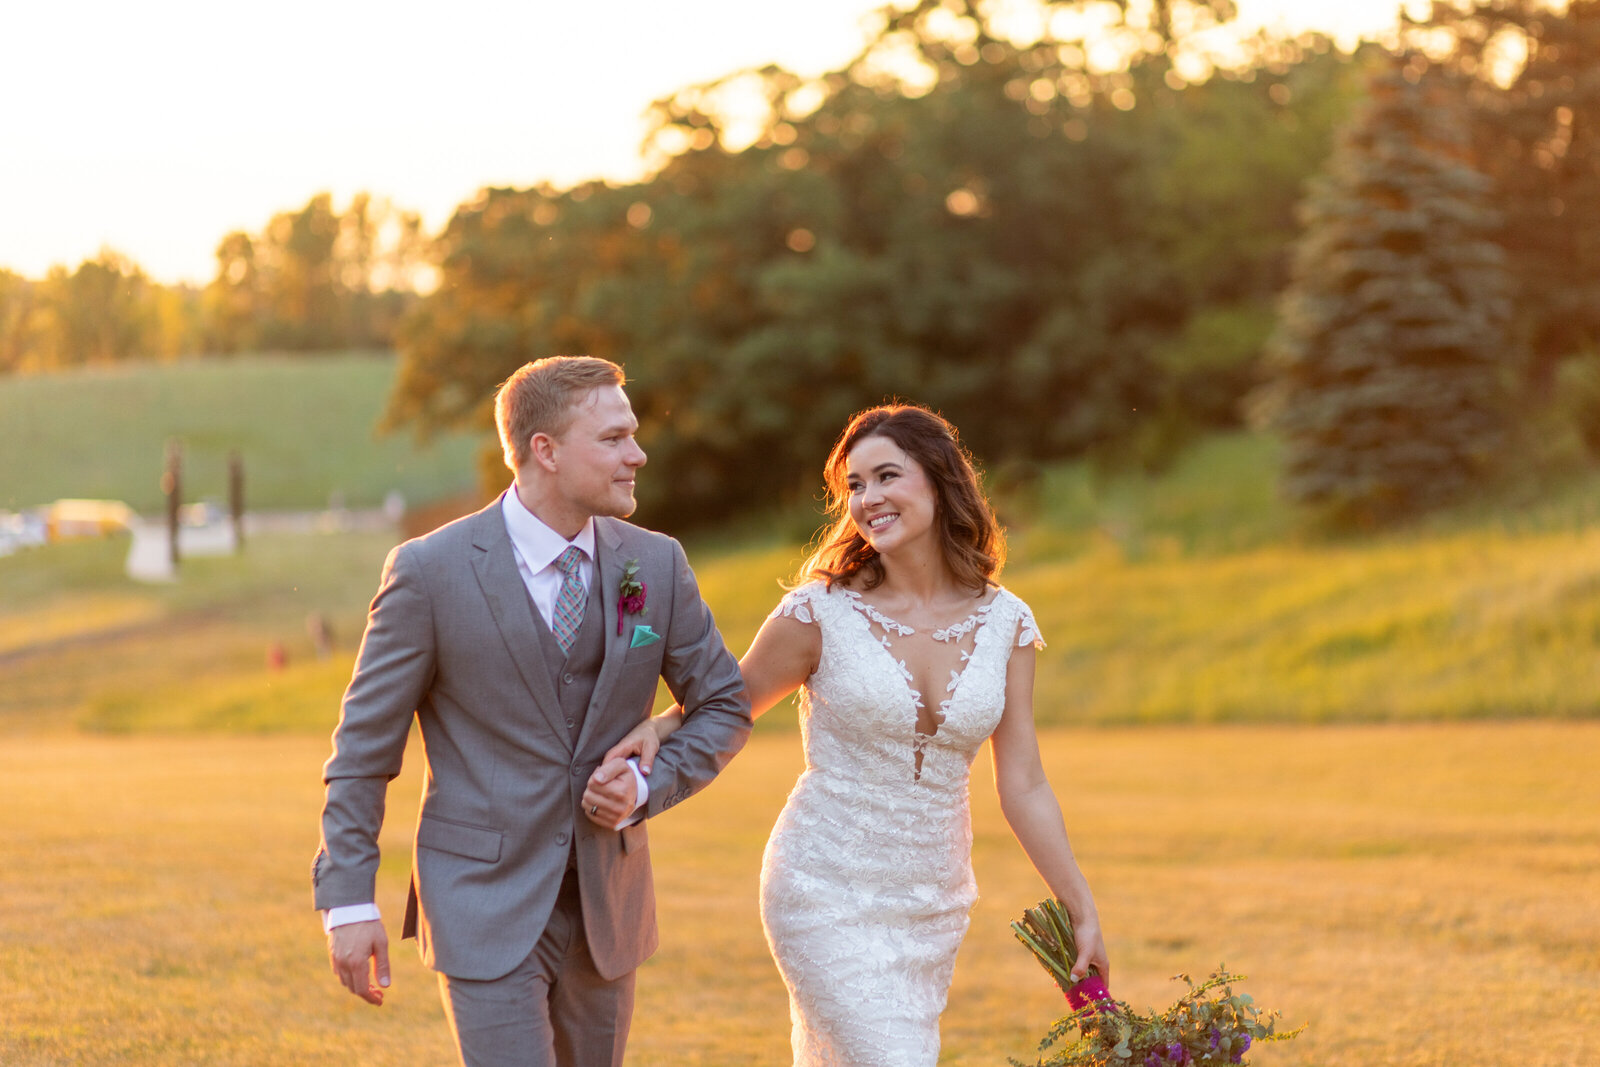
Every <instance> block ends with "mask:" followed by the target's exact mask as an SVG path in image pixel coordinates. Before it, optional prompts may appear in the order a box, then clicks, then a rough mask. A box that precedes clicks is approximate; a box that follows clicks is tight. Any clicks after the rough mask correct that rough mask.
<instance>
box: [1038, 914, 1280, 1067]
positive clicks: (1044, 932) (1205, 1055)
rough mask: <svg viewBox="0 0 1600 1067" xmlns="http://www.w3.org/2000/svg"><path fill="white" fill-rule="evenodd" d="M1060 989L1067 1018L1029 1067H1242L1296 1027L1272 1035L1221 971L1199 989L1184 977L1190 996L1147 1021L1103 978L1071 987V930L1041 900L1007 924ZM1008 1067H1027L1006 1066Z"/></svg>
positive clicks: (1271, 1021) (1268, 1016) (1270, 1020)
mask: <svg viewBox="0 0 1600 1067" xmlns="http://www.w3.org/2000/svg"><path fill="white" fill-rule="evenodd" d="M1011 930H1012V932H1013V933H1015V934H1016V935H1017V940H1018V941H1021V942H1022V943H1023V945H1024V946H1026V947H1027V949H1028V951H1030V952H1032V953H1033V954H1034V956H1035V958H1037V959H1038V961H1039V963H1040V964H1041V965H1043V967H1044V969H1045V970H1046V971H1049V972H1050V977H1051V978H1053V979H1055V983H1056V985H1057V986H1059V987H1060V988H1061V991H1062V992H1063V993H1065V994H1066V997H1067V1004H1068V1006H1069V1007H1071V1008H1072V1014H1070V1015H1067V1016H1063V1017H1062V1018H1060V1019H1058V1020H1056V1023H1055V1025H1054V1026H1052V1027H1051V1028H1050V1031H1049V1032H1048V1033H1047V1034H1046V1035H1045V1037H1044V1040H1042V1041H1040V1042H1039V1052H1040V1053H1041V1058H1040V1059H1039V1060H1038V1061H1036V1063H1035V1064H1034V1065H1032V1067H1113V1065H1114V1067H1124V1065H1125V1067H1186V1065H1188V1064H1225V1063H1244V1062H1245V1059H1244V1054H1245V1053H1246V1052H1247V1051H1249V1049H1250V1046H1251V1045H1253V1044H1255V1043H1256V1042H1258V1041H1287V1040H1288V1039H1290V1038H1292V1037H1294V1036H1295V1035H1297V1034H1299V1033H1300V1031H1301V1030H1303V1029H1305V1028H1304V1027H1300V1028H1299V1029H1296V1030H1291V1031H1288V1032H1286V1033H1278V1032H1277V1031H1276V1028H1275V1027H1276V1022H1277V1019H1278V1013H1277V1012H1262V1011H1261V1010H1260V1009H1259V1008H1257V1007H1256V1005H1255V1003H1254V1002H1253V1001H1252V1000H1251V999H1250V997H1249V995H1247V994H1243V993H1235V992H1234V991H1233V983H1235V982H1238V981H1241V980H1243V978H1244V976H1243V975H1239V974H1230V973H1228V971H1227V969H1226V968H1221V969H1218V970H1217V971H1214V972H1213V973H1212V975H1211V977H1209V978H1207V979H1206V980H1205V981H1204V982H1201V983H1200V984H1198V985H1196V984H1195V983H1194V982H1193V981H1191V980H1190V978H1189V976H1188V975H1186V974H1180V975H1178V976H1177V977H1178V980H1180V981H1182V982H1183V983H1184V984H1185V985H1187V986H1188V987H1189V991H1188V992H1187V993H1185V994H1183V996H1181V997H1179V998H1178V1001H1177V1003H1175V1004H1173V1005H1172V1007H1170V1008H1168V1009H1167V1010H1166V1011H1164V1012H1162V1013H1161V1014H1159V1015H1158V1014H1155V1013H1154V1012H1152V1013H1150V1014H1148V1015H1141V1014H1140V1013H1138V1012H1136V1011H1134V1010H1133V1009H1131V1008H1129V1007H1128V1005H1126V1004H1124V1003H1122V1002H1120V1001H1117V1000H1113V999H1112V997H1111V993H1110V992H1109V991H1108V990H1107V989H1106V986H1105V982H1104V981H1103V980H1102V979H1101V977H1100V975H1099V974H1098V973H1096V972H1094V971H1092V970H1091V971H1090V972H1089V975H1088V976H1087V977H1086V978H1084V979H1083V980H1082V981H1079V982H1074V981H1073V980H1072V967H1073V964H1075V963H1076V962H1077V959H1078V945H1077V942H1076V941H1075V940H1074V939H1073V936H1072V922H1071V920H1070V919H1068V917H1067V912H1066V909H1065V908H1063V907H1062V906H1061V903H1060V902H1059V901H1055V900H1046V901H1044V902H1042V903H1040V904H1039V905H1038V906H1037V907H1032V908H1028V909H1027V910H1026V911H1024V912H1023V913H1022V919H1021V921H1019V922H1014V923H1012V924H1011ZM1074 1030H1075V1031H1076V1032H1077V1036H1076V1037H1075V1038H1073V1039H1072V1043H1071V1044H1069V1045H1065V1046H1064V1047H1062V1048H1060V1049H1058V1050H1057V1051H1056V1052H1055V1054H1054V1055H1052V1056H1050V1058H1049V1059H1044V1058H1042V1057H1043V1054H1044V1053H1046V1052H1047V1051H1048V1050H1049V1049H1050V1048H1051V1047H1052V1046H1054V1045H1056V1044H1057V1043H1058V1042H1062V1041H1065V1040H1067V1039H1069V1036H1070V1035H1071V1033H1072V1031H1074ZM1010 1062H1011V1064H1012V1067H1030V1065H1029V1064H1025V1063H1022V1062H1021V1061H1019V1060H1011V1061H1010Z"/></svg>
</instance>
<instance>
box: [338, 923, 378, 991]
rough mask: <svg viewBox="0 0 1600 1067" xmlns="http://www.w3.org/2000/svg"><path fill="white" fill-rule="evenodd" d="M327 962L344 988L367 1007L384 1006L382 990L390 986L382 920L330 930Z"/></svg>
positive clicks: (349, 924) (348, 924)
mask: <svg viewBox="0 0 1600 1067" xmlns="http://www.w3.org/2000/svg"><path fill="white" fill-rule="evenodd" d="M328 960H329V962H330V963H331V964H332V965H333V973H334V974H335V975H336V976H337V977H338V979H339V981H340V982H341V983H342V984H343V985H344V987H345V988H346V989H348V990H350V992H352V993H354V994H355V995H356V996H358V997H360V998H361V999H362V1000H364V1001H366V1002H367V1003H368V1004H372V1005H382V1004H383V990H384V988H386V987H387V986H388V985H389V935H388V934H386V933H384V930H383V923H382V922H381V921H379V920H377V919H370V920H368V921H366V922H358V923H347V924H346V925H344V926H335V927H334V928H333V929H332V930H329V931H328ZM369 960H370V961H371V966H370V970H369V966H368V961H369ZM374 980H376V981H374Z"/></svg>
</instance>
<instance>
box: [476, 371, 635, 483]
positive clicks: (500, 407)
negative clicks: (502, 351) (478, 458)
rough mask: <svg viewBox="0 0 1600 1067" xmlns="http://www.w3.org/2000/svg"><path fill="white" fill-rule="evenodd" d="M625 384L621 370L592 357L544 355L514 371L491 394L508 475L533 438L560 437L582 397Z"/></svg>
mask: <svg viewBox="0 0 1600 1067" xmlns="http://www.w3.org/2000/svg"><path fill="white" fill-rule="evenodd" d="M626 381H627V378H626V377H625V376H624V375H623V373H622V368H621V367H619V366H617V365H616V364H615V363H613V362H611V361H610V360H609V359H599V358H597V357H595V356H549V357H547V358H545V359H536V360H534V361H533V362H532V363H524V364H523V365H522V366H520V367H518V368H517V369H516V371H515V372H514V373H513V374H512V375H511V377H509V378H507V379H506V380H505V381H504V382H503V383H501V385H500V390H499V391H498V392H497V393H495V396H494V423H495V427H496V429H498V430H499V431H500V449H501V452H502V453H503V454H504V455H505V459H506V466H508V467H510V468H511V470H512V472H513V473H514V472H516V471H518V470H521V469H522V465H523V464H524V463H526V462H527V461H528V442H529V441H531V440H532V439H533V435H534V434H536V433H546V434H549V435H550V436H551V437H560V436H561V435H562V434H564V433H566V432H567V427H568V426H571V425H572V420H573V418H574V417H575V416H576V411H575V410H574V409H575V408H576V407H577V405H578V404H579V403H581V402H582V401H583V399H584V398H585V397H587V396H588V395H589V394H590V393H591V392H593V391H594V390H596V389H600V388H604V387H605V386H608V385H622V384H623V383H625V382H626Z"/></svg>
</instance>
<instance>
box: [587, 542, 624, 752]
mask: <svg viewBox="0 0 1600 1067" xmlns="http://www.w3.org/2000/svg"><path fill="white" fill-rule="evenodd" d="M594 550H595V557H596V558H595V581H596V582H598V583H599V584H598V585H596V586H595V589H594V601H595V602H597V603H598V604H599V605H600V611H601V621H602V622H604V623H605V635H604V637H605V643H606V652H605V659H603V660H602V661H601V663H600V674H599V676H598V677H596V678H595V682H594V694H593V695H592V696H591V697H590V698H589V711H588V714H587V715H585V716H584V719H583V731H582V732H581V733H580V734H579V735H578V751H579V752H582V751H583V746H584V743H585V742H587V741H588V739H589V735H590V734H592V733H593V732H594V730H595V720H596V719H599V718H602V717H603V713H604V709H605V707H606V706H607V704H608V703H609V701H610V699H611V690H612V689H614V688H615V687H616V684H617V675H618V674H620V673H621V671H622V661H623V658H624V657H626V656H627V654H628V637H627V635H626V634H619V633H617V613H618V611H619V610H620V608H621V605H620V604H618V603H617V591H618V589H619V588H620V586H621V584H622V567H623V564H624V563H625V562H626V560H625V559H624V558H623V552H622V538H621V536H620V535H619V534H618V533H617V530H616V528H615V526H613V525H612V523H610V522H609V521H607V520H606V519H603V518H598V517H597V518H596V519H595V520H594ZM630 725H631V724H630Z"/></svg>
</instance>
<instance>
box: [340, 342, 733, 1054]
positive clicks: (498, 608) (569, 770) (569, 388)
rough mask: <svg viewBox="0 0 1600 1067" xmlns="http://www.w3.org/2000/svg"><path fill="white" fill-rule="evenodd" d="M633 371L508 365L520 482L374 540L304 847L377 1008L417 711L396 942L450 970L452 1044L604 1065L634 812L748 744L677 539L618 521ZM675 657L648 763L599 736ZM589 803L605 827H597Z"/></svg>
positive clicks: (639, 939) (624, 504)
mask: <svg viewBox="0 0 1600 1067" xmlns="http://www.w3.org/2000/svg"><path fill="white" fill-rule="evenodd" d="M622 384H623V375H622V369H621V368H620V367H618V366H617V365H616V364H613V363H609V362H607V361H605V360H600V359H592V358H589V357H583V356H558V357H554V358H551V359H541V360H538V361H537V362H534V363H529V364H527V365H525V366H523V367H522V368H521V369H519V370H518V371H517V372H516V373H515V374H513V375H512V376H511V377H510V378H509V379H508V380H507V381H506V383H505V384H504V385H503V386H501V388H500V391H499V393H498V394H497V396H496V397H495V421H496V423H497V425H498V428H499V431H500V441H501V444H502V445H503V447H504V450H505V458H506V463H507V465H508V466H510V467H511V469H512V470H513V471H514V472H515V473H516V480H515V482H514V483H513V485H512V487H511V488H510V489H509V490H507V491H506V492H505V494H503V495H502V496H501V498H500V499H499V500H497V501H496V502H495V503H493V504H491V505H489V506H488V507H487V508H485V509H484V510H482V511H480V512H478V513H477V514H475V515H470V516H468V517H466V518H464V519H461V520H458V521H457V522H454V523H451V524H450V525H448V526H445V527H443V528H441V529H439V530H436V531H434V532H433V533H431V534H428V535H427V536H425V537H421V538H418V539H416V540H414V541H408V542H406V543H405V544H402V545H400V546H399V547H398V548H396V549H395V550H394V551H392V552H391V553H390V554H389V558H388V560H387V561H386V563H385V564H384V569H383V577H382V581H381V584H380V586H379V589H378V594H377V596H376V598H374V600H373V602H372V608H371V610H370V612H369V614H368V616H367V630H366V635H365V637H363V638H362V642H361V651H360V655H359V657H358V659H357V663H356V668H355V673H354V675H353V676H352V678H351V680H350V685H349V688H348V689H346V690H345V695H344V703H343V707H342V709H341V713H340V717H339V725H338V728H337V729H336V730H335V731H334V735H333V755H332V757H331V758H330V759H329V760H328V762H327V764H326V766H325V767H324V769H323V777H324V780H325V781H326V783H327V787H328V788H327V801H326V804H325V806H324V808H323V813H322V846H321V848H320V849H319V850H318V852H317V856H316V859H315V860H314V861H313V863H312V883H313V885H314V888H315V897H316V907H318V908H320V909H322V911H323V915H324V919H323V922H324V925H325V927H326V929H327V932H328V951H329V956H330V959H331V961H332V963H333V969H334V973H335V974H337V975H338V977H339V979H340V981H341V982H342V983H343V984H344V985H345V987H346V988H348V989H349V990H350V991H351V992H352V993H354V994H356V995H357V996H360V997H362V998H363V999H365V1000H367V1001H368V1002H370V1003H372V1004H382V1003H383V987H384V986H387V985H388V984H389V959H388V939H387V935H386V934H385V933H384V928H383V924H382V922H381V921H380V920H379V917H378V913H377V908H376V906H375V904H374V903H373V901H374V892H373V887H374V883H375V881H376V876H377V871H378V830H379V827H380V825H381V824H382V822H383V814H384V793H385V790H386V787H387V786H388V783H389V781H390V779H392V778H394V776H395V775H397V774H399V773H400V764H401V756H402V754H403V752H404V750H405V745H406V737H407V734H408V733H409V731H410V729H411V722H412V719H413V717H415V719H416V721H417V723H418V725H419V727H420V729H421V732H422V741H423V759H424V778H423V792H422V808H421V811H420V813H419V815H418V819H417V833H416V842H415V848H414V850H413V858H412V873H411V893H410V898H409V900H408V902H407V906H406V916H405V924H404V930H403V934H402V936H403V937H412V936H415V937H416V938H417V942H418V947H419V948H420V949H421V951H422V959H423V962H424V963H425V964H427V965H428V966H429V967H430V968H432V969H433V970H435V971H437V972H438V973H439V987H440V992H441V996H442V999H443V1001H444V1009H445V1015H446V1017H447V1018H448V1019H449V1021H450V1026H451V1029H452V1031H453V1032H454V1035H455V1038H456V1043H457V1046H458V1048H459V1049H460V1053H461V1059H462V1062H463V1063H464V1064H468V1065H472V1067H476V1065H499V1064H513V1063H515V1064H538V1065H552V1067H554V1065H561V1067H569V1065H583V1067H591V1065H593V1067H604V1065H609V1067H618V1065H620V1064H621V1063H622V1052H623V1046H624V1044H625V1042H626V1040H627V1034H628V1024H629V1021H630V1019H631V1017H632V1012H633V987H634V971H635V968H637V967H638V966H639V964H640V963H641V962H643V961H644V959H645V958H646V957H648V956H649V955H650V954H651V953H652V952H653V951H655V948H656V941H657V937H656V921H655V892H654V886H653V883H652V881H651V873H650V856H649V846H648V842H647V840H646V836H645V827H644V825H643V822H642V820H643V819H644V818H645V817H647V816H649V815H655V814H657V813H659V812H661V811H665V810H666V809H667V808H670V807H672V806H673V805H674V804H677V803H678V802H679V801H681V800H683V799H684V798H685V797H687V796H689V795H690V794H691V793H694V792H695V791H697V790H699V789H701V788H702V787H704V786H705V785H706V783H708V782H709V781H710V780H711V779H712V778H713V777H715V776H716V774H717V772H718V771H720V770H721V769H722V767H723V766H724V765H725V764H726V763H727V761H728V760H729V759H730V758H731V757H732V756H733V755H734V753H736V752H737V751H738V750H739V749H740V748H741V747H742V746H743V745H744V742H745V739H746V737H747V736H748V735H749V731H750V708H749V704H748V702H747V700H746V699H745V697H744V695H743V685H742V682H741V680H740V676H739V667H738V664H737V663H736V662H735V661H734V658H733V656H731V655H730V654H729V653H728V650H727V648H726V647H725V646H724V645H723V642H722V637H721V635H720V634H719V633H718V632H717V628H716V625H715V623H714V622H713V621H712V618H711V612H710V611H709V610H708V609H707V608H706V605H705V602H704V601H703V600H701V598H700V593H699V589H698V587H697V586H696V584H695V579H694V575H693V573H692V572H691V571H690V570H689V565H688V562H687V561H686V560H685V558H684V554H683V549H682V547H681V546H679V544H678V543H677V542H676V541H674V540H673V539H671V538H669V537H667V536H665V535H662V534H658V533H652V532H650V531H647V530H643V529H640V528H639V527H637V526H633V525H630V524H629V523H625V522H622V521H620V519H621V517H622V516H625V515H629V514H631V513H632V512H633V510H634V496H633V488H634V475H635V474H636V473H637V471H638V469H639V468H640V467H641V466H643V465H644V462H645V455H644V452H643V451H641V450H640V448H639V446H638V444H637V443H636V442H635V441H634V432H635V431H636V430H637V428H638V420H637V419H635V418H634V414H633V409H632V407H631V406H630V405H629V403H628V398H627V396H626V394H624V393H623V391H622ZM658 678H664V679H665V680H666V682H667V686H668V688H669V689H670V690H671V691H672V695H673V696H674V697H675V698H676V699H677V700H678V701H679V702H680V703H681V704H682V705H683V706H684V708H685V709H686V718H685V721H684V725H683V727H682V729H680V730H679V731H678V732H677V733H675V734H674V735H673V736H672V738H671V739H670V740H669V741H668V742H667V744H665V745H663V746H662V748H661V751H660V753H659V755H658V756H657V759H656V762H655V765H654V768H653V769H652V771H651V773H650V778H649V781H648V784H647V783H646V781H645V779H644V778H643V777H642V776H641V775H640V774H639V772H638V769H637V767H634V768H633V769H632V770H631V771H630V770H628V769H626V768H622V767H621V766H620V764H619V765H618V769H620V770H621V773H620V774H619V775H615V776H611V774H610V772H609V771H602V772H601V773H600V774H597V775H595V776H594V778H593V781H591V772H593V771H595V770H596V767H597V765H598V764H599V762H600V759H601V756H602V755H603V754H604V753H605V751H606V749H607V748H609V747H610V746H611V745H612V744H614V743H615V742H616V741H617V740H618V739H619V738H621V737H622V735H623V734H625V733H627V732H628V730H630V729H631V728H633V727H634V726H636V725H637V724H638V723H639V722H641V721H642V720H644V719H645V718H646V717H648V716H649V714H650V712H651V710H652V705H653V701H654V697H655V691H656V681H657V679H658ZM599 821H604V823H605V825H603V826H602V825H597V822H599Z"/></svg>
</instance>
